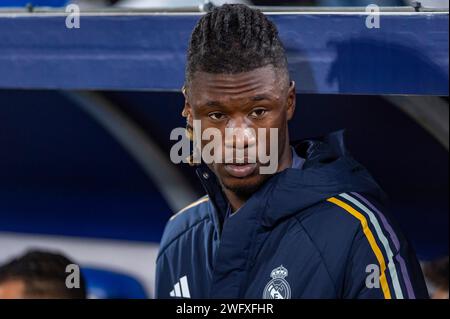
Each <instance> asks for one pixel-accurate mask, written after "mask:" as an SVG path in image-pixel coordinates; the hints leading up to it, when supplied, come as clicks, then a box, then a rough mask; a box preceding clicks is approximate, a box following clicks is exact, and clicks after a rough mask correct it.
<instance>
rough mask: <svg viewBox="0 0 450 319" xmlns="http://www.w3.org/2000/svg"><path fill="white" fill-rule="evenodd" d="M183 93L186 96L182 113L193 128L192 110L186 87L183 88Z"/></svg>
mask: <svg viewBox="0 0 450 319" xmlns="http://www.w3.org/2000/svg"><path fill="white" fill-rule="evenodd" d="M181 92H183V96H184V107H183V111H182V112H181V115H182V116H183V117H185V118H186V121H187V123H189V124H190V125H191V126H192V108H191V105H190V104H189V100H188V95H187V92H186V87H185V86H183V87H182V88H181Z"/></svg>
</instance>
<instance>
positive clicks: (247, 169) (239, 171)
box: [225, 163, 257, 178]
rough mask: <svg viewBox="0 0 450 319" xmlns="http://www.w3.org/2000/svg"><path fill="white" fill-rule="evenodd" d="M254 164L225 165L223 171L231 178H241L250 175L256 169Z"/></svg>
mask: <svg viewBox="0 0 450 319" xmlns="http://www.w3.org/2000/svg"><path fill="white" fill-rule="evenodd" d="M256 166H257V165H256V163H247V164H245V163H244V164H225V170H226V171H227V173H228V174H230V175H231V176H233V177H238V178H243V177H246V176H249V175H251V174H252V173H253V172H254V171H255V169H256Z"/></svg>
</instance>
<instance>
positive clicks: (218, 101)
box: [182, 65, 295, 212]
mask: <svg viewBox="0 0 450 319" xmlns="http://www.w3.org/2000/svg"><path fill="white" fill-rule="evenodd" d="M183 94H184V97H185V105H184V109H183V113H182V114H183V116H185V117H187V121H188V122H189V123H190V124H191V125H192V124H193V120H200V121H201V127H202V131H204V130H205V129H207V128H210V127H213V128H217V129H219V130H220V131H221V133H222V136H225V128H252V129H254V130H255V131H256V132H258V128H266V129H267V130H266V132H267V134H266V150H267V151H268V150H269V149H270V148H269V141H270V139H269V131H270V130H269V129H270V128H277V129H278V154H277V155H278V169H277V172H280V171H282V170H284V169H286V168H288V167H290V166H291V165H292V154H291V148H290V147H289V134H288V121H289V120H290V119H291V118H292V117H293V115H294V111H295V83H294V82H293V81H291V82H289V80H288V76H287V72H286V71H285V70H282V69H278V68H275V67H274V66H272V65H268V66H264V67H261V68H257V69H254V70H252V71H249V72H243V73H238V74H213V73H206V72H196V73H195V74H194V75H193V76H192V79H191V81H190V83H189V85H187V86H186V87H185V88H183ZM208 142H209V141H203V140H202V145H201V146H202V148H203V147H204V145H205V144H207V143H208ZM253 142H254V141H249V140H248V138H244V147H249V145H250V144H252V143H253ZM222 143H225V142H224V141H223V142H222ZM256 144H257V143H256ZM223 147H225V144H223ZM227 165H228V164H225V163H223V162H222V163H212V164H210V165H208V166H209V168H210V169H211V170H212V171H213V172H214V174H215V175H216V176H217V178H218V180H219V182H220V183H221V185H222V189H223V192H224V194H225V196H226V197H227V199H228V201H229V203H230V204H231V207H232V210H233V212H235V211H237V210H238V209H239V208H240V207H242V206H243V205H244V204H245V202H246V201H247V200H248V198H249V197H250V196H251V194H252V193H253V192H255V191H256V190H257V189H258V188H259V187H260V186H261V185H262V184H263V183H264V182H265V181H266V180H267V179H268V178H270V176H271V175H268V174H260V170H259V167H260V166H261V165H262V164H261V163H259V162H258V161H257V163H256V164H254V166H255V167H256V169H254V170H252V171H251V173H250V174H248V175H247V176H238V177H237V176H236V175H235V174H233V170H232V168H233V167H231V166H228V167H227ZM230 167H231V168H230ZM230 172H231V173H230Z"/></svg>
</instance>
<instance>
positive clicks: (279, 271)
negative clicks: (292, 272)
mask: <svg viewBox="0 0 450 319" xmlns="http://www.w3.org/2000/svg"><path fill="white" fill-rule="evenodd" d="M287 276H288V270H287V269H286V268H284V267H283V265H281V266H280V267H277V268H275V269H274V270H272V272H271V273H270V277H272V280H271V281H269V282H268V283H267V285H266V288H264V294H263V299H291V287H290V286H289V283H288V282H287V281H286V279H284V278H286V277H287Z"/></svg>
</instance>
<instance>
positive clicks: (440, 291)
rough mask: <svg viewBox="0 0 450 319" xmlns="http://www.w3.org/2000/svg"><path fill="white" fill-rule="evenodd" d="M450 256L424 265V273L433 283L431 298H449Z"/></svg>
mask: <svg viewBox="0 0 450 319" xmlns="http://www.w3.org/2000/svg"><path fill="white" fill-rule="evenodd" d="M448 259H449V258H448V256H447V257H444V258H440V259H437V260H433V261H431V262H428V263H426V264H425V266H424V275H425V278H426V279H427V281H428V282H429V283H430V284H431V286H432V289H431V298H433V299H448V298H449V295H448V285H449V282H448V281H449V278H448Z"/></svg>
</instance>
